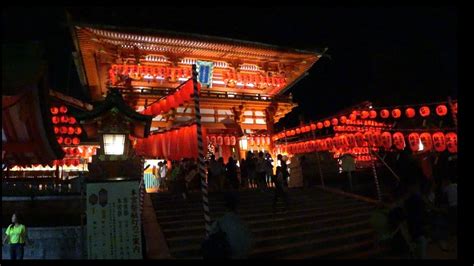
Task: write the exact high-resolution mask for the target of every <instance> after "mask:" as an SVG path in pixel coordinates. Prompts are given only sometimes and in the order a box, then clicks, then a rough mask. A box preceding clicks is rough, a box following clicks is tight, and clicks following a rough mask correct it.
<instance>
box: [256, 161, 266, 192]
mask: <svg viewBox="0 0 474 266" xmlns="http://www.w3.org/2000/svg"><path fill="white" fill-rule="evenodd" d="M266 174H267V171H266V166H265V158H263V152H259V153H258V159H257V185H258V188H259V189H260V191H262V192H263V191H264V189H265V188H266V186H265V176H266Z"/></svg>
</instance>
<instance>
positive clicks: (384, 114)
mask: <svg viewBox="0 0 474 266" xmlns="http://www.w3.org/2000/svg"><path fill="white" fill-rule="evenodd" d="M453 109H454V112H455V113H457V102H456V103H454V104H453ZM435 111H436V114H437V115H438V116H445V115H446V114H447V113H448V108H447V107H446V105H444V104H441V105H438V106H437V107H436V109H435ZM419 113H420V116H422V117H428V116H429V115H430V113H431V110H430V108H429V107H428V106H422V107H420V108H419ZM358 115H359V116H360V118H361V119H375V118H377V111H375V110H364V111H353V112H352V113H351V114H350V115H349V118H347V117H346V116H341V117H340V118H339V119H338V118H332V119H327V120H324V121H323V122H317V123H310V124H307V125H304V126H301V127H298V128H295V129H291V130H286V131H285V132H280V133H277V134H276V135H274V137H273V140H278V139H282V138H284V137H291V136H295V135H299V134H301V133H307V132H310V131H315V130H317V129H323V128H325V127H326V128H327V127H330V126H334V127H335V126H337V125H338V124H364V125H370V126H385V125H384V124H382V123H379V122H375V121H359V120H357V116H358ZM390 115H391V116H392V117H393V118H396V119H398V118H400V117H401V115H402V111H401V110H400V109H398V108H395V109H393V110H392V111H389V110H388V109H383V110H381V111H380V117H381V118H383V119H387V118H389V117H390ZM405 115H406V116H407V117H408V118H414V117H415V116H416V111H415V109H414V108H412V107H408V108H407V109H405ZM366 122H367V123H366Z"/></svg>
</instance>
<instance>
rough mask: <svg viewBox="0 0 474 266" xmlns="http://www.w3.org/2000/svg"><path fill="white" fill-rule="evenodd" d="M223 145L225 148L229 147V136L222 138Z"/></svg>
mask: <svg viewBox="0 0 474 266" xmlns="http://www.w3.org/2000/svg"><path fill="white" fill-rule="evenodd" d="M224 144H225V145H227V146H229V145H230V137H229V136H225V137H224Z"/></svg>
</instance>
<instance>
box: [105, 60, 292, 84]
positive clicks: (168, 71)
mask: <svg viewBox="0 0 474 266" xmlns="http://www.w3.org/2000/svg"><path fill="white" fill-rule="evenodd" d="M191 71H192V69H191V67H166V66H138V65H125V66H124V65H112V67H111V68H110V69H109V79H110V81H111V82H112V84H115V83H116V81H117V75H118V74H121V75H128V76H132V77H134V76H135V77H140V78H145V79H146V78H150V79H151V78H157V77H163V78H165V77H167V78H169V80H170V81H172V82H175V81H176V80H177V79H178V78H190V77H191V76H192V73H191ZM222 77H223V79H224V81H228V80H235V81H237V82H242V83H244V84H247V83H252V84H259V83H265V84H269V85H271V86H274V87H278V86H282V85H284V84H286V81H285V78H283V77H272V76H270V75H268V74H267V75H261V74H247V73H238V72H235V71H223V72H222Z"/></svg>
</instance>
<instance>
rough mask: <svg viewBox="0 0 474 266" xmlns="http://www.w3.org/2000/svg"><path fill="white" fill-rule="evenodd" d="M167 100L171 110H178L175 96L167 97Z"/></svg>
mask: <svg viewBox="0 0 474 266" xmlns="http://www.w3.org/2000/svg"><path fill="white" fill-rule="evenodd" d="M166 100H167V101H168V106H169V107H170V109H176V107H177V104H176V99H175V97H174V95H170V96H168V97H166Z"/></svg>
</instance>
